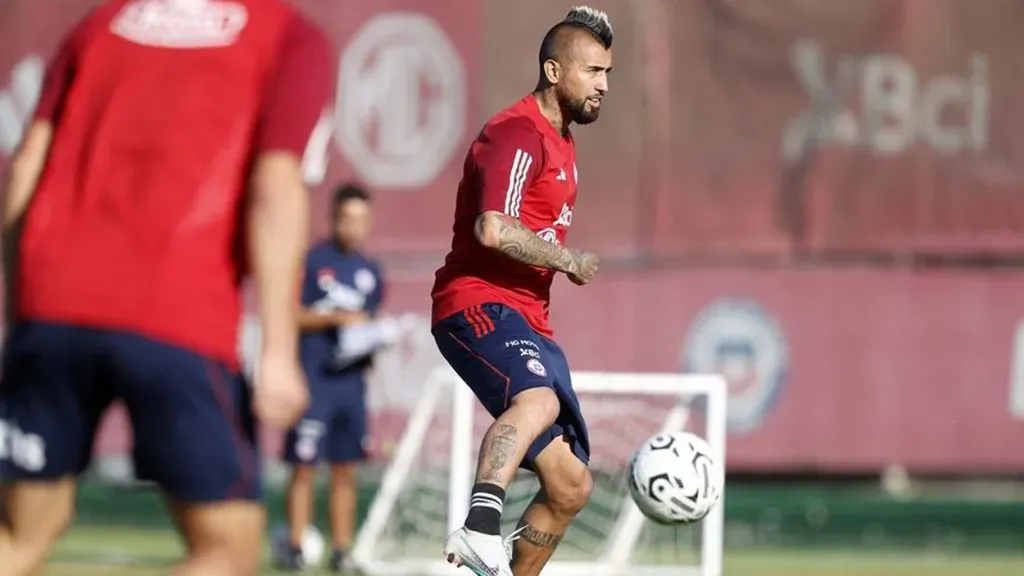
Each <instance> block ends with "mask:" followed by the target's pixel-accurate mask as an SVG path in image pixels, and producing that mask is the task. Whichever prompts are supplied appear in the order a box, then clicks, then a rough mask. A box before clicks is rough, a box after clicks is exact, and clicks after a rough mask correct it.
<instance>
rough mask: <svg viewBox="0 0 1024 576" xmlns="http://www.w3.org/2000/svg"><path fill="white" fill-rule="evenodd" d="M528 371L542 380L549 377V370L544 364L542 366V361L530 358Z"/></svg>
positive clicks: (527, 365) (527, 362)
mask: <svg viewBox="0 0 1024 576" xmlns="http://www.w3.org/2000/svg"><path fill="white" fill-rule="evenodd" d="M526 369H527V370H529V371H530V372H533V373H534V374H536V375H537V376H540V377H541V378H543V377H545V376H547V375H548V369H547V368H545V367H544V364H541V361H540V360H537V359H536V358H530V359H529V360H527V361H526Z"/></svg>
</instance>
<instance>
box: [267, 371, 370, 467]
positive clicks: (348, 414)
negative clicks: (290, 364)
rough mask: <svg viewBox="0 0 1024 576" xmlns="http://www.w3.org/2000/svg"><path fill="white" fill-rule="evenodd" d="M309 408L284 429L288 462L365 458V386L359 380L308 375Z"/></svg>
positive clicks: (285, 455) (307, 462)
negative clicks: (297, 419) (290, 425)
mask: <svg viewBox="0 0 1024 576" xmlns="http://www.w3.org/2000/svg"><path fill="white" fill-rule="evenodd" d="M309 392H310V401H309V409H308V410H307V411H306V415H305V416H303V417H302V420H301V421H300V422H299V423H298V424H296V425H295V427H294V428H292V429H291V430H289V431H288V435H287V437H286V438H285V443H284V459H285V460H286V461H288V462H290V463H292V464H302V465H313V464H318V463H320V462H323V461H325V460H326V461H327V462H329V463H331V464H348V463H352V462H360V461H362V460H365V459H366V450H365V444H364V442H365V438H366V388H365V386H363V384H362V383H361V382H349V381H341V382H334V381H330V380H317V379H311V380H310V382H309Z"/></svg>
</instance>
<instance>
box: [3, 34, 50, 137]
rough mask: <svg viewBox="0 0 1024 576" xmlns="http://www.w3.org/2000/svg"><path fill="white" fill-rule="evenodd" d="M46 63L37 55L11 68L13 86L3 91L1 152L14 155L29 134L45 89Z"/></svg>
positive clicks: (24, 59) (32, 55)
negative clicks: (31, 122) (41, 93)
mask: <svg viewBox="0 0 1024 576" xmlns="http://www.w3.org/2000/svg"><path fill="white" fill-rule="evenodd" d="M45 69H46V63H45V62H44V61H43V59H42V58H41V57H39V56H37V55H35V54H30V55H28V56H26V57H25V58H23V59H22V60H21V61H20V62H18V63H17V64H16V65H15V66H14V69H13V70H11V83H10V85H9V86H8V87H7V88H5V89H3V90H0V153H3V155H4V156H10V155H11V154H12V153H13V152H14V150H15V149H16V148H17V147H18V144H20V143H21V138H22V137H23V136H24V135H25V125H26V124H28V121H29V118H31V117H32V111H33V110H35V108H36V104H37V103H38V102H39V94H40V92H42V89H43V74H44V73H45Z"/></svg>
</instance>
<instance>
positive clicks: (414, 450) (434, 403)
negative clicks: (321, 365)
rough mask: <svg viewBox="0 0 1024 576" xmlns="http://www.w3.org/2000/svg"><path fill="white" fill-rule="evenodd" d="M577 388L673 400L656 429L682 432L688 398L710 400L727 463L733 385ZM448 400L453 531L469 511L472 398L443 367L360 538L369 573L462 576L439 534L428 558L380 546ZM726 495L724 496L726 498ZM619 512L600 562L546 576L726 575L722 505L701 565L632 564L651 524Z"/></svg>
mask: <svg viewBox="0 0 1024 576" xmlns="http://www.w3.org/2000/svg"><path fill="white" fill-rule="evenodd" d="M573 387H574V388H575V390H576V391H577V392H578V393H580V394H587V393H598V394H604V395H623V396H625V395H656V396H666V397H674V398H675V399H676V403H675V405H674V406H673V407H672V409H671V410H670V411H669V412H668V414H667V416H665V418H664V419H663V421H662V422H661V423H660V425H659V426H658V427H657V428H658V429H659V430H680V429H682V428H684V427H685V426H686V425H687V423H688V421H689V417H690V401H691V400H692V399H693V398H695V397H701V396H703V397H705V398H706V399H707V401H706V418H705V419H706V432H705V436H706V439H707V441H708V444H709V445H710V446H711V449H712V451H713V455H712V456H713V457H714V458H715V459H716V461H717V462H723V463H724V462H725V442H726V410H727V406H726V403H727V396H728V385H727V383H726V381H725V380H724V379H723V378H722V377H721V376H718V375H709V374H627V373H612V372H574V373H573ZM444 402H450V408H451V422H450V425H451V450H450V453H449V455H448V458H449V477H448V495H449V496H448V509H447V514H446V516H447V518H446V520H447V528H448V530H449V532H450V531H454V530H456V529H458V528H459V527H460V526H461V525H462V522H463V520H464V519H465V517H466V513H467V512H468V506H469V499H470V494H471V491H472V471H473V470H474V469H475V463H474V462H473V459H474V454H475V452H474V446H475V444H476V442H477V439H475V438H474V437H473V430H474V420H473V419H474V407H475V403H476V399H475V398H474V396H473V394H472V392H471V390H470V389H469V387H468V386H466V385H464V384H463V383H462V381H461V380H460V379H459V377H458V376H457V375H456V374H455V372H454V371H453V370H451V369H450V368H447V367H445V368H438V369H436V370H434V371H433V372H431V373H430V374H429V376H428V377H427V379H426V380H425V382H424V386H423V389H422V392H421V396H420V399H419V401H418V402H417V404H416V406H415V408H414V409H413V410H412V412H411V413H410V418H409V421H408V423H407V425H406V428H405V430H404V432H403V434H402V436H401V438H400V440H399V442H398V444H397V447H396V449H395V452H394V454H393V457H392V460H391V462H390V465H389V466H388V467H387V469H386V471H385V473H384V475H383V477H382V479H381V484H380V488H379V490H378V492H377V494H376V496H375V498H374V500H373V503H372V504H371V506H370V510H369V513H368V514H367V517H366V520H365V522H364V523H363V525H362V526H361V528H360V530H359V533H358V534H357V536H356V540H355V543H354V544H355V545H354V546H353V550H352V557H353V560H355V561H356V563H357V564H358V565H359V566H360V567H361V569H363V570H364V571H365V572H367V573H368V574H370V575H379V576H386V575H387V576H392V575H393V576H441V575H457V574H461V572H459V571H458V570H457V569H454V568H453V567H452V566H450V565H448V564H447V563H446V562H443V561H441V560H440V557H441V547H442V546H443V537H444V535H439V538H438V542H437V555H436V556H433V557H428V558H402V559H393V558H382V557H381V555H380V554H378V553H377V548H378V546H377V544H378V542H379V541H380V539H381V537H382V536H383V534H384V531H385V529H386V527H387V523H388V520H389V517H390V515H391V514H392V512H393V511H394V509H395V506H396V504H397V503H398V500H399V497H400V495H401V494H402V491H403V489H404V488H405V487H406V485H407V483H408V482H409V481H410V480H411V479H412V478H413V477H414V475H415V470H414V469H413V467H414V466H415V463H416V461H417V457H418V453H419V450H420V447H421V446H422V444H423V441H424V439H425V437H426V435H427V434H428V433H429V431H430V425H431V421H432V419H433V418H434V416H435V414H436V413H437V412H438V409H439V408H440V407H442V406H443V405H444V404H443V403H444ZM723 498H724V497H723ZM626 499H627V500H628V501H627V502H624V504H623V506H622V508H621V510H620V511H619V513H618V515H617V517H616V519H615V524H614V526H613V528H612V530H611V537H610V539H609V542H608V543H607V546H606V547H605V551H604V553H603V555H602V557H601V558H599V559H595V560H593V561H590V562H563V561H557V560H555V561H552V562H551V563H549V565H548V566H547V567H546V568H545V570H544V574H545V575H551V576H577V575H578V576H665V575H668V574H672V575H673V576H677V575H678V576H722V546H723V533H724V506H723V504H722V502H719V504H718V505H717V506H715V508H714V509H713V510H712V511H711V513H710V514H709V515H708V516H707V517H706V518H705V519H704V520H703V522H702V526H701V531H702V534H701V553H700V565H699V566H666V565H644V564H642V563H633V562H632V561H633V558H632V552H633V550H634V548H635V546H636V543H637V540H638V538H639V537H640V534H641V531H642V530H643V527H644V523H645V522H646V520H645V518H644V517H643V514H642V513H641V512H640V509H639V508H638V507H637V506H636V505H635V504H634V503H633V502H632V500H629V499H628V496H627V497H626Z"/></svg>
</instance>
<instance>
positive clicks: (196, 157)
mask: <svg viewBox="0 0 1024 576" xmlns="http://www.w3.org/2000/svg"><path fill="white" fill-rule="evenodd" d="M331 85H332V75H331V54H330V48H329V46H328V44H327V41H326V39H325V38H324V36H323V34H322V33H321V32H320V31H319V30H318V29H316V28H315V27H314V26H312V25H311V24H309V23H308V22H307V21H306V20H305V19H304V18H303V17H301V16H300V15H299V13H298V12H297V11H296V9H295V8H293V7H292V6H291V5H290V4H288V2H286V1H284V0H195V1H190V2H166V1H162V0H160V1H157V0H114V1H110V2H106V3H104V4H102V5H101V6H100V7H99V8H97V9H96V10H95V11H93V12H92V13H91V14H90V15H89V16H87V17H86V18H85V19H84V20H83V21H82V22H81V23H80V24H79V25H78V26H77V27H76V29H75V30H74V31H73V32H72V33H71V34H70V35H69V36H68V37H67V38H66V39H65V43H64V45H63V46H62V47H61V48H60V50H59V52H58V54H57V55H56V58H55V59H54V60H53V62H52V63H51V65H50V69H49V71H48V73H47V78H46V81H45V84H44V87H43V91H42V95H41V98H40V102H39V105H38V109H37V112H36V119H37V120H45V121H49V122H50V123H51V124H52V125H53V126H54V136H53V141H52V144H51V148H50V153H49V158H48V160H47V163H46V167H45V169H44V171H43V174H42V176H41V178H40V181H39V184H38V186H37V189H36V191H35V195H34V197H33V200H32V203H31V204H30V207H29V209H28V212H27V214H26V216H25V230H24V235H23V237H22V243H21V247H20V250H21V251H20V262H19V266H18V284H17V300H16V306H17V312H18V314H19V318H20V319H25V320H43V321H51V322H60V323H70V324H76V325H84V326H92V327H97V328H105V329H114V330H125V331H131V332H135V333H139V334H142V335H145V336H148V337H152V338H154V339H157V340H161V341H165V342H168V343H171V344H174V345H178V346H181V347H183V348H187V349H190V350H193V351H196V352H199V353H202V354H205V355H207V356H210V357H212V358H215V359H217V360H221V361H223V362H227V363H228V364H230V365H233V366H234V365H237V356H238V353H237V341H238V340H237V337H238V325H239V318H240V316H241V297H240V286H241V280H242V277H243V275H244V273H245V250H244V245H245V243H244V237H243V235H242V223H243V221H244V219H243V215H242V211H243V210H244V198H245V191H246V186H247V182H248V178H249V169H250V167H251V166H252V163H253V161H254V160H255V158H256V157H258V156H259V155H260V154H262V153H266V152H286V153H294V154H296V155H297V156H299V157H302V156H303V155H304V154H305V153H306V151H307V144H308V143H309V142H310V140H311V137H312V136H313V134H314V131H315V129H316V127H317V126H318V125H320V121H321V120H323V119H325V118H326V117H325V116H324V112H325V110H326V109H327V104H328V102H329V100H330V97H331ZM310 152H312V150H310ZM321 153H322V154H326V147H324V148H323V150H322V151H321ZM320 160H322V157H321V158H320Z"/></svg>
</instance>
